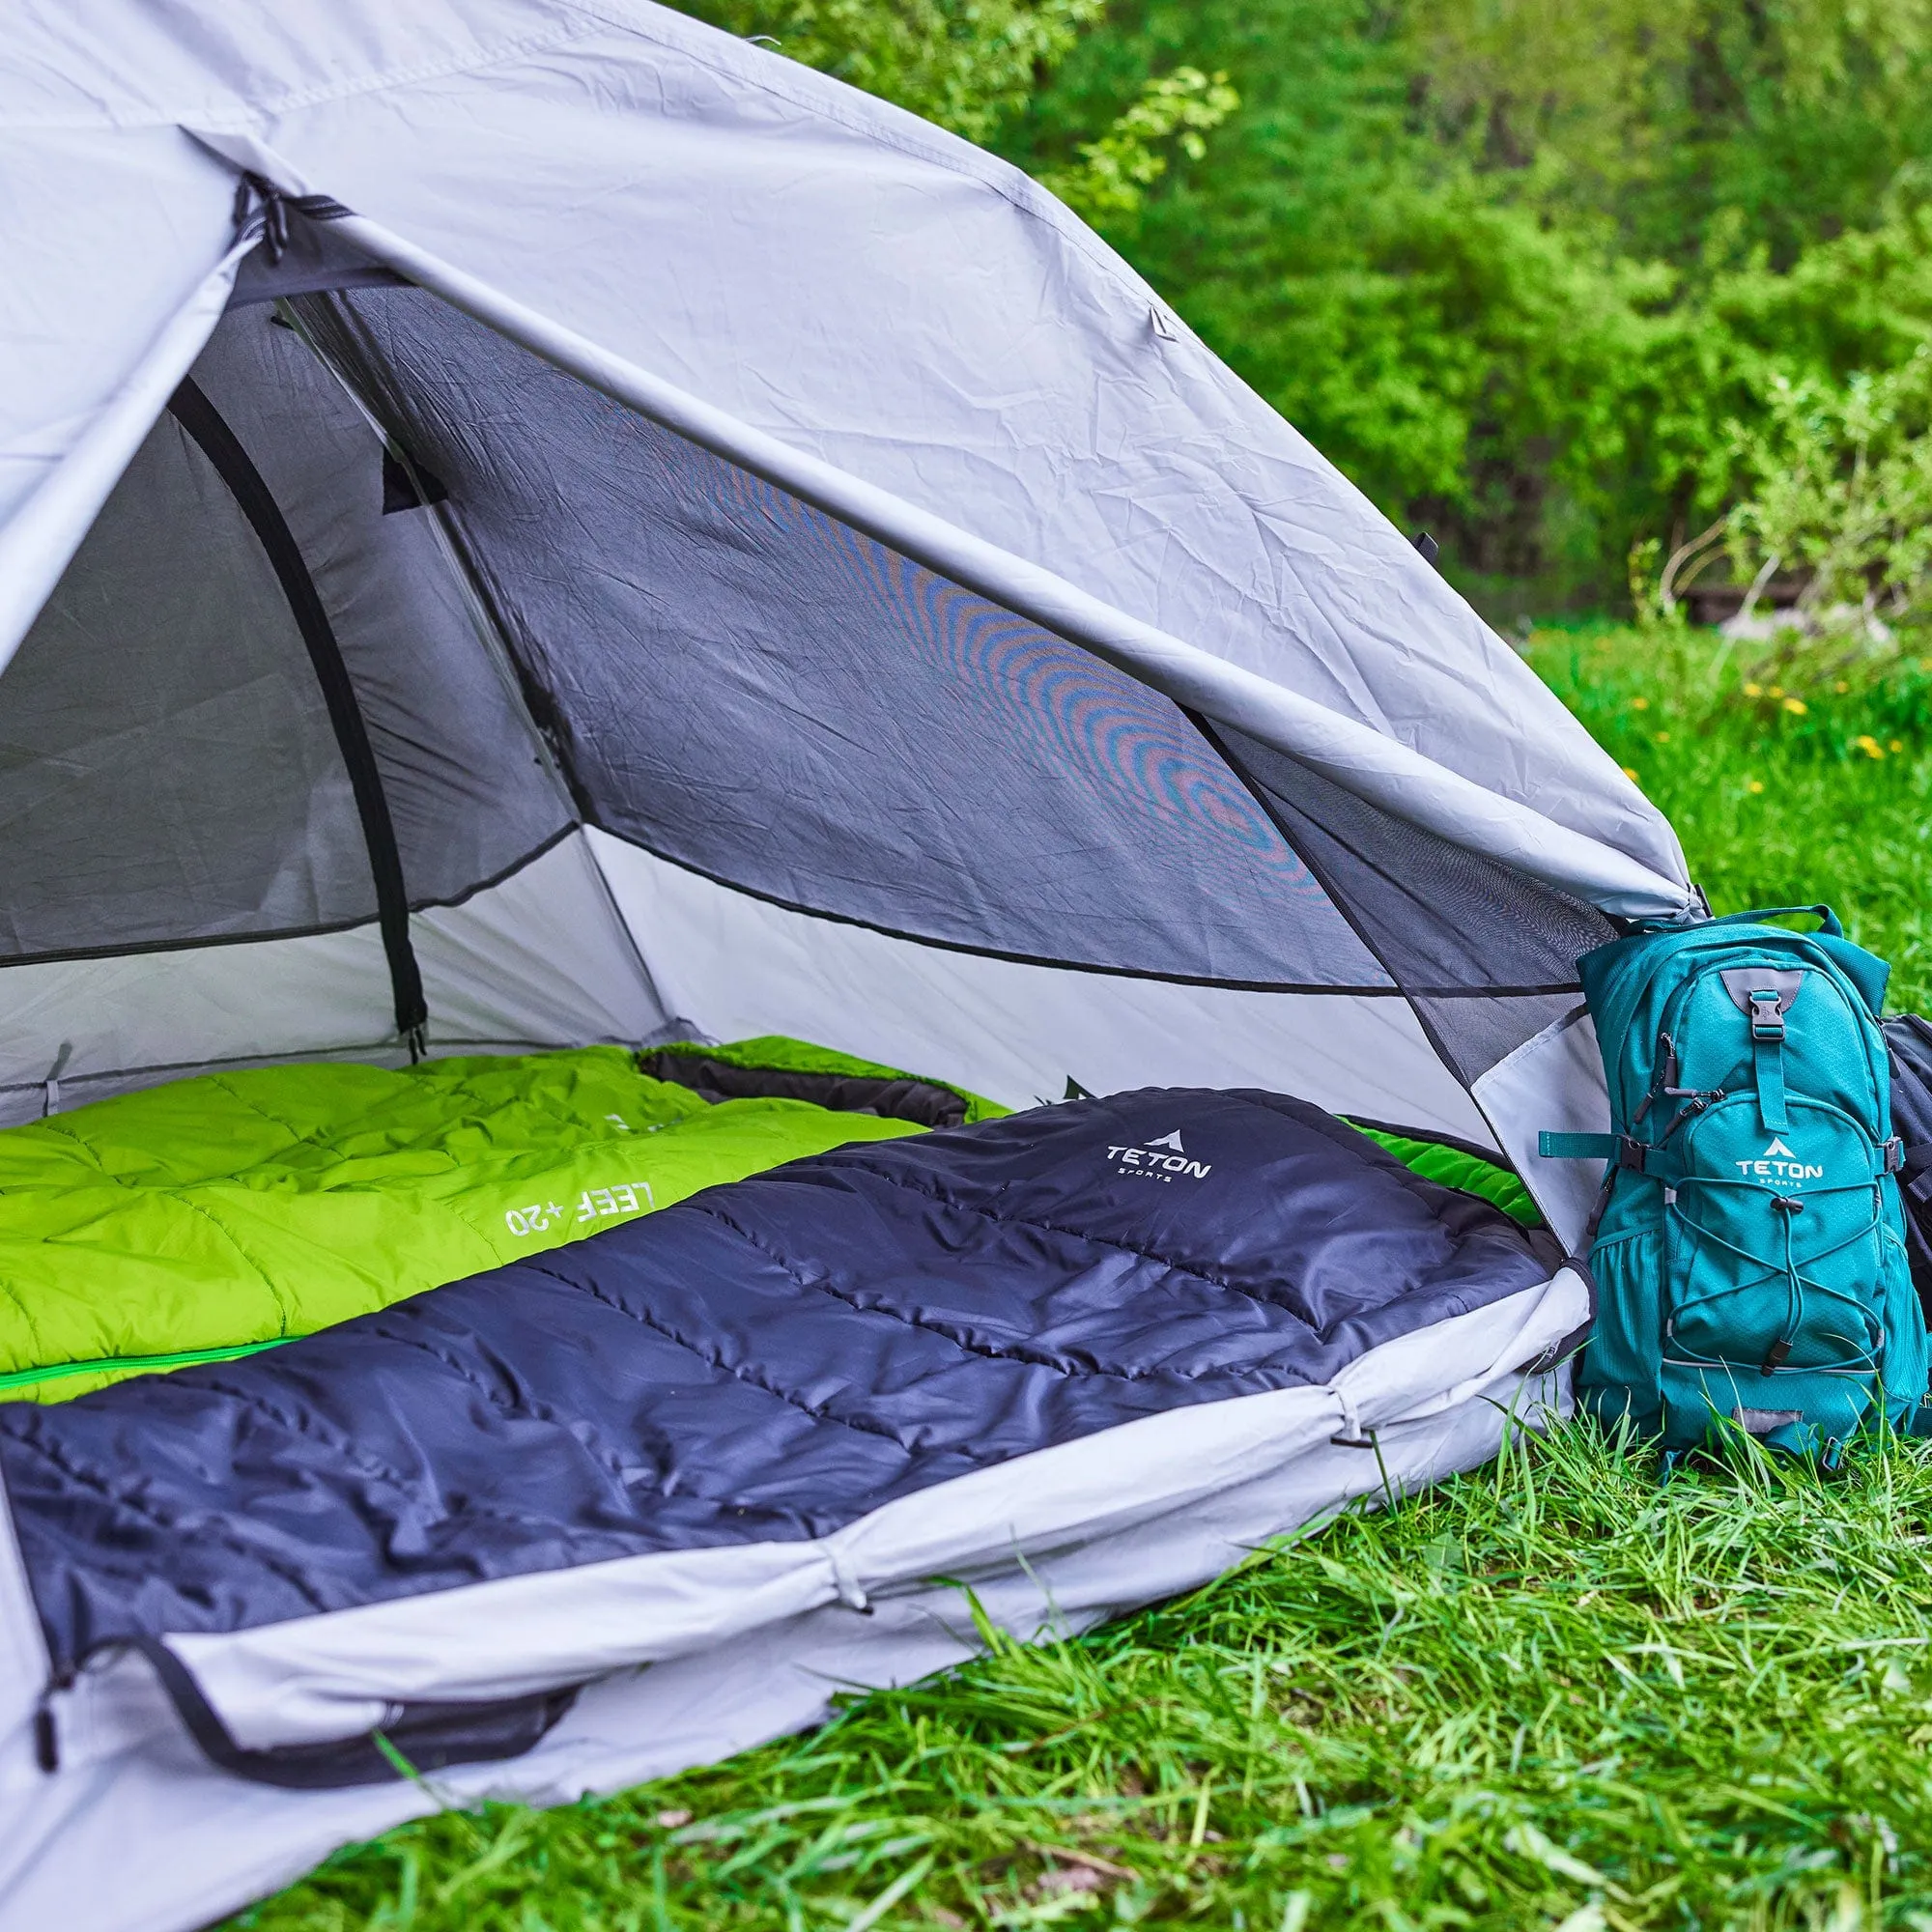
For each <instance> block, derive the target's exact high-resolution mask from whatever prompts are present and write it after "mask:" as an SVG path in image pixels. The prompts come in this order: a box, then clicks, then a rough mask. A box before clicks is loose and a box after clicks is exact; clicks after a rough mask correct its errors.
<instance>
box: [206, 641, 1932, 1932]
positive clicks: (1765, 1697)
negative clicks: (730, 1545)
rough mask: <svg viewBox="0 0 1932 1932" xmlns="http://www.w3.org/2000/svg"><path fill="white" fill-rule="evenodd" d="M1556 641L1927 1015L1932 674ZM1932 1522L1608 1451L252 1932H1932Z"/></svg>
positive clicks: (368, 1867)
mask: <svg viewBox="0 0 1932 1932" xmlns="http://www.w3.org/2000/svg"><path fill="white" fill-rule="evenodd" d="M1532 654H1533V656H1534V658H1535V660H1536V662H1537V663H1538V665H1539V668H1542V669H1543V671H1544V673H1545V675H1546V676H1548V677H1549V678H1550V680H1551V682H1552V683H1554V684H1555V685H1556V687H1557V688H1558V690H1559V691H1561V692H1562V694H1563V695H1564V696H1565V697H1566V698H1568V699H1569V700H1570V701H1571V702H1572V703H1573V705H1574V706H1575V707H1576V709H1577V711H1578V713H1579V714H1580V715H1581V716H1582V717H1583V718H1584V720H1585V722H1586V723H1587V724H1588V725H1590V726H1591V728H1592V729H1593V730H1594V731H1596V732H1597V734H1598V735H1599V737H1600V738H1602V739H1603V741H1604V742H1605V745H1606V746H1607V747H1608V748H1609V749H1610V750H1611V751H1612V752H1613V753H1615V754H1616V755H1617V756H1618V757H1619V758H1620V759H1621V760H1622V761H1623V762H1624V763H1626V764H1628V765H1630V766H1632V767H1633V768H1634V769H1635V770H1636V771H1637V773H1638V775H1639V779H1640V781H1641V782H1642V783H1643V785H1644V787H1645V789H1646V790H1648V791H1649V792H1650V794H1651V796H1652V797H1654V798H1655V799H1657V801H1658V802H1659V804H1660V805H1662V807H1663V808H1664V809H1665V810H1667V811H1669V812H1670V813H1671V815H1672V817H1673V818H1674V819H1675V821H1676V822H1677V824H1678V826H1679V828H1680V830H1681V831H1682V833H1683V835H1684V838H1685V843H1686V846H1687V848H1688V849H1689V851H1690V858H1691V862H1692V867H1693V870H1694V872H1695V873H1696V875H1697V876H1698V877H1699V878H1700V879H1702V880H1703V881H1704V882H1705V883H1706V884H1707V886H1708V887H1709V888H1710V889H1711V895H1712V898H1713V900H1714V902H1716V903H1717V904H1718V906H1719V909H1720V910H1721V909H1725V908H1728V907H1731V906H1741V905H1745V904H1762V903H1782V902H1787V901H1788V902H1801V901H1803V902H1808V901H1810V900H1812V899H1815V898H1829V899H1831V900H1832V901H1833V903H1834V904H1836V905H1837V906H1838V907H1839V909H1840V911H1841V912H1843V913H1845V914H1846V915H1847V918H1848V922H1849V923H1850V924H1851V925H1852V927H1853V929H1854V930H1855V932H1856V933H1857V935H1858V936H1860V937H1861V938H1862V939H1863V940H1864V941H1865V942H1866V943H1867V944H1870V945H1873V946H1876V947H1877V948H1879V949H1880V950H1881V951H1886V952H1889V953H1890V954H1891V955H1892V956H1893V957H1894V959H1895V960H1896V961H1897V962H1898V965H1899V969H1900V970H1899V975H1898V979H1897V980H1896V982H1895V985H1894V992H1895V995H1896V997H1897V998H1898V1000H1899V1001H1900V1002H1901V1003H1902V1004H1907V1005H1912V1004H1921V1003H1923V1002H1925V1000H1926V998H1927V992H1928V988H1932V930H1929V929H1928V926H1927V915H1926V913H1925V911H1924V909H1923V908H1924V906H1925V905H1926V903H1927V901H1928V897H1932V895H1928V894H1927V892H1926V890H1925V888H1926V887H1927V885H1928V884H1932V851H1928V844H1927V840H1926V838H1925V835H1924V826H1925V824H1926V821H1927V817H1928V814H1927V812H1926V810H1925V806H1926V792H1927V786H1928V783H1932V730H1927V728H1926V721H1929V720H1932V679H1928V678H1927V677H1925V676H1923V675H1922V674H1921V673H1919V672H1918V669H1917V668H1916V667H1914V668H1910V669H1908V670H1905V671H1900V672H1894V673H1892V674H1890V675H1889V676H1885V677H1878V676H1872V675H1866V676H1863V677H1854V676H1848V675H1844V674H1843V673H1840V672H1833V670H1832V669H1831V668H1829V667H1828V668H1825V669H1824V670H1820V671H1818V672H1816V673H1815V674H1814V675H1812V676H1810V677H1809V678H1808V679H1806V678H1802V677H1800V676H1799V675H1798V674H1797V673H1796V672H1795V671H1794V670H1793V669H1792V668H1790V667H1788V666H1787V667H1783V668H1780V670H1779V671H1778V672H1777V673H1776V674H1775V675H1772V674H1766V675H1752V676H1751V679H1750V681H1752V682H1757V683H1759V684H1760V685H1762V686H1764V687H1766V691H1765V695H1761V696H1749V695H1747V693H1746V692H1745V691H1744V689H1743V684H1744V681H1745V678H1746V675H1747V673H1746V672H1743V671H1740V670H1739V668H1737V667H1735V666H1733V665H1728V664H1726V665H1719V666H1716V667H1714V666H1713V664H1712V662H1711V659H1712V655H1713V654H1712V648H1711V641H1710V640H1709V639H1676V640H1669V639H1666V640H1665V641H1664V642H1662V643H1661V644H1660V643H1657V642H1655V641H1653V640H1648V639H1634V638H1632V637H1631V636H1630V635H1629V634H1625V633H1615V632H1608V631H1589V632H1579V633H1574V634H1554V633H1552V634H1545V635H1543V636H1541V637H1540V638H1538V639H1536V640H1535V641H1534V643H1533V646H1532ZM1841 681H1842V682H1844V683H1845V684H1846V685H1847V686H1848V689H1847V690H1846V691H1843V692H1839V691H1837V690H1835V689H1834V688H1833V687H1834V686H1835V685H1836V684H1837V683H1839V682H1841ZM1771 683H1776V684H1778V686H1779V690H1780V692H1781V693H1782V694H1784V695H1786V696H1795V697H1796V698H1797V699H1798V701H1799V702H1800V703H1801V704H1803V705H1804V707H1805V708H1804V711H1803V712H1794V711H1791V710H1788V709H1786V708H1785V707H1784V704H1783V698H1782V696H1777V697H1774V696H1769V693H1768V687H1769V685H1770V684H1771ZM1639 698H1641V699H1644V700H1646V702H1645V703H1644V704H1643V705H1642V706H1641V707H1639V706H1638V704H1637V700H1638V699H1639ZM1659 733H1668V736H1667V737H1666V738H1662V739H1660V738H1659V735H1658V734H1659ZM1861 736H1862V737H1865V738H1868V739H1869V740H1870V741H1871V744H1872V745H1874V746H1876V747H1877V749H1878V750H1879V751H1880V752H1881V753H1883V755H1882V756H1879V757H1873V756H1872V755H1870V753H1869V752H1868V751H1865V750H1861V749H1860V748H1859V746H1858V744H1857V740H1858V739H1859V738H1860V737H1861ZM1894 743H1896V744H1897V745H1898V747H1899V748H1900V749H1898V750H1896V751H1894V750H1892V749H1891V747H1892V745H1893V744H1894ZM1754 784H1761V785H1762V786H1763V790H1762V791H1758V790H1756V789H1754V788H1753V785H1754ZM1928 1536H1932V1461H1928V1459H1927V1457H1926V1456H1925V1455H1924V1454H1923V1453H1921V1452H1919V1451H1918V1450H1914V1449H1908V1448H1901V1447H1897V1446H1888V1447H1885V1448H1882V1449H1875V1450H1873V1451H1871V1452H1869V1453H1867V1454H1865V1455H1864V1456H1862V1457H1861V1459H1859V1460H1858V1461H1857V1462H1856V1463H1855V1464H1854V1466H1853V1468H1852V1469H1851V1471H1850V1473H1849V1474H1848V1475H1847V1476H1846V1477H1844V1478H1843V1479H1841V1480H1838V1481H1835V1482H1830V1483H1820V1482H1817V1481H1815V1480H1813V1479H1812V1478H1810V1477H1809V1476H1806V1475H1804V1474H1802V1473H1800V1472H1798V1471H1795V1470H1791V1469H1787V1468H1782V1467H1778V1466H1774V1465H1772V1464H1770V1463H1766V1462H1764V1461H1762V1460H1761V1459H1758V1458H1755V1457H1753V1456H1748V1455H1747V1457H1746V1459H1745V1460H1744V1461H1742V1462H1741V1463H1739V1465H1738V1466H1736V1467H1735V1468H1732V1469H1729V1470H1707V1471H1703V1472H1700V1473H1695V1474H1692V1475H1690V1476H1687V1477H1681V1478H1680V1479H1678V1480H1677V1481H1674V1482H1673V1483H1671V1484H1670V1485H1669V1486H1667V1487H1666V1488H1663V1489H1659V1488H1658V1487H1657V1484H1656V1481H1655V1479H1654V1475H1653V1472H1652V1468H1651V1465H1650V1463H1649V1461H1648V1459H1647V1458H1645V1457H1643V1456H1641V1455H1634V1456H1632V1455H1623V1454H1620V1453H1618V1451H1617V1450H1616V1449H1614V1448H1613V1447H1612V1446H1610V1445H1608V1444H1605V1442H1604V1441H1602V1440H1601V1439H1600V1438H1599V1437H1598V1436H1597V1435H1595V1434H1594V1433H1593V1432H1591V1431H1588V1430H1585V1429H1577V1430H1573V1431H1569V1432H1566V1433H1564V1434H1563V1435H1560V1436H1559V1437H1557V1438H1556V1439H1554V1440H1551V1441H1548V1442H1537V1441H1534V1440H1528V1441H1524V1442H1521V1443H1520V1444H1519V1445H1518V1446H1517V1448H1516V1449H1515V1450H1514V1452H1513V1453H1511V1454H1510V1455H1508V1456H1506V1457H1505V1458H1504V1459H1503V1460H1502V1461H1501V1462H1500V1463H1496V1464H1495V1465H1493V1466H1492V1467H1491V1468H1489V1469H1486V1470H1483V1471H1480V1472H1478V1473H1476V1474H1474V1475H1472V1476H1469V1477H1466V1478H1464V1479H1463V1480H1462V1481H1460V1482H1457V1483H1453V1484H1450V1485H1446V1486H1445V1487H1443V1488H1442V1489H1439V1490H1437V1491H1435V1492H1431V1493H1429V1494H1426V1495H1423V1496H1419V1497H1415V1498H1411V1499H1409V1500H1407V1501H1406V1502H1403V1503H1401V1504H1400V1505H1399V1506H1398V1507H1396V1508H1393V1509H1390V1510H1386V1511H1383V1512H1380V1513H1377V1514H1372V1515H1360V1516H1351V1517H1349V1518H1345V1519H1343V1520H1340V1521H1338V1522H1336V1523H1334V1524H1332V1525H1330V1526H1329V1527H1328V1528H1326V1529H1325V1530H1323V1531H1321V1533H1320V1534H1318V1535H1315V1536H1313V1537H1310V1538H1309V1539H1307V1540H1306V1541H1304V1542H1301V1543H1299V1544H1296V1545H1293V1546H1290V1547H1289V1548H1284V1549H1281V1550H1276V1551H1270V1552H1266V1553H1263V1554H1259V1555H1257V1557H1256V1558H1255V1559H1254V1560H1253V1561H1252V1562H1250V1563H1249V1564H1248V1565H1247V1566H1246V1567H1245V1568H1243V1569H1242V1570H1241V1571H1239V1572H1238V1573H1237V1574H1236V1575H1234V1576H1232V1577H1225V1578H1223V1579H1222V1580H1221V1581H1220V1582H1218V1583H1216V1584H1214V1585H1212V1586H1211V1587H1209V1588H1208V1589H1206V1590H1203V1591H1201V1592H1199V1593H1197V1594H1196V1595H1194V1596H1192V1597H1190V1598H1187V1599H1185V1600H1184V1601H1181V1602H1178V1603H1174V1604H1169V1605H1163V1606H1161V1607H1159V1608H1156V1609H1154V1610H1151V1611H1149V1612H1147V1613H1145V1614H1143V1615H1141V1616H1138V1617H1136V1618H1133V1619H1131V1620H1129V1621H1127V1622H1125V1623H1123V1624H1121V1625H1119V1626H1116V1627H1114V1628H1112V1629H1110V1630H1107V1631H1104V1632H1101V1633H1098V1634H1094V1635H1092V1636H1089V1637H1086V1638H1083V1639H1079V1640H1076V1641H1070V1642H1059V1643H1052V1644H1047V1645H1044V1646H1040V1647H1037V1648H1023V1647H1020V1646H1016V1645H1012V1644H1009V1643H1002V1644H1000V1645H999V1646H998V1647H997V1648H996V1649H995V1650H994V1652H993V1654H992V1655H990V1656H989V1657H987V1658H986V1659H985V1660H983V1661H982V1662H978V1663H975V1664H972V1665H969V1666H968V1667H966V1668H965V1669H962V1670H960V1671H958V1672H956V1673H954V1674H953V1675H952V1676H950V1677H948V1678H945V1679H943V1680H940V1681H937V1682H934V1683H931V1684H928V1685H926V1686H923V1687H922V1688H920V1689H917V1690H911V1691H904V1692H896V1693H891V1694H879V1695H875V1696H872V1697H870V1698H867V1699H864V1700H859V1701H856V1702H855V1703H853V1704H852V1705H851V1707H850V1708H848V1709H847V1710H845V1711H844V1712H843V1714H842V1715H841V1716H840V1717H839V1718H838V1720H837V1721H836V1722H835V1723H833V1724H832V1725H830V1726H829V1727H827V1728H826V1729H824V1730H821V1731H819V1732H818V1733H816V1734H815V1735H812V1736H810V1737H807V1738H803V1739H798V1740H792V1741H787V1742H783V1743H781V1744H777V1745H773V1746H770V1747H766V1748H764V1749H761V1750H755V1751H751V1752H748V1753H746V1754H744V1755H743V1756H741V1757H738V1758H736V1759H733V1760H732V1761H731V1762H729V1763H728V1764H725V1765H722V1766H718V1767H716V1768H713V1769H710V1770H706V1771H699V1772H695V1773H693V1774H691V1775H689V1776H684V1777H680V1778H675V1779H669V1780H666V1781H664V1782H662V1783H660V1784H657V1785H653V1786H650V1787H647V1788H645V1789H643V1790H640V1791H638V1792H634V1793H630V1794H628V1795H626V1796H624V1797H621V1798H617V1799H612V1800H610V1801H606V1802H604V1803H600V1804H584V1805H581V1806H576V1807H571V1808H567V1809H564V1810H559V1811H552V1812H546V1813H531V1812H527V1811H523V1810H520V1809H517V1808H514V1807H499V1808H494V1809H490V1810H487V1811H484V1812H481V1813H475V1814H445V1815H443V1816H440V1817H438V1818H435V1819H432V1820H429V1821H427V1822H425V1823H422V1824H419V1825H413V1826H410V1827H406V1828H404V1829H403V1830H400V1831H397V1832H394V1833H390V1834H389V1835H388V1836H386V1837H385V1838H384V1839H382V1840H380V1841H378V1842H377V1843H375V1844H373V1845H368V1846H362V1847H358V1848H355V1849H354V1850H352V1851H349V1852H346V1853H344V1854H342V1855H340V1856H338V1857H337V1858H335V1859H333V1860H331V1861H329V1862H328V1864H327V1865H326V1866H325V1867H324V1868H323V1869H322V1870H321V1871H320V1872H318V1873H317V1874H316V1875H315V1876H314V1877H312V1878H311V1879H309V1880H308V1881H307V1882H306V1883H304V1884H302V1885H300V1886H298V1887H297V1888H295V1889H293V1890H291V1891H289V1892H287V1893H285V1894H283V1895H282V1896H281V1897H280V1898H278V1899H275V1900H272V1901H270V1903H268V1904H266V1905H263V1906H261V1907H259V1908H257V1909H256V1910H254V1911H253V1912H250V1913H247V1914H244V1915H242V1917H241V1918H240V1919H239V1920H237V1921H236V1923H237V1924H238V1925H246V1926H250V1927H256V1928H260V1932H350V1928H371V1932H373V1928H377V1927H383V1928H391V1929H392V1932H401V1928H405V1927H409V1928H414V1932H456V1928H459V1927H460V1928H464V1932H662V1929H663V1928H668V1927H678V1928H687V1927H714V1926H716V1927H747V1928H767V1927H769V1928H772V1932H780V1928H783V1932H803V1929H804V1928H821V1927H823V1928H835V1927H842V1928H846V1932H867V1928H871V1927H904V1926H961V1925H965V1926H973V1927H981V1926H1021V1925H1038V1924H1046V1923H1054V1922H1061V1921H1065V1922H1067V1923H1069V1924H1071V1925H1073V1926H1076V1927H1078V1926H1083V1925H1084V1926H1100V1925H1108V1924H1116V1923H1131V1922H1138V1921H1141V1920H1149V1921H1163V1922H1177V1921H1181V1920H1189V1921H1192V1922H1195V1923H1199V1924H1202V1925H1210V1926H1217V1927H1238V1928H1242V1932H1300V1928H1304V1927H1314V1926H1331V1925H1336V1926H1339V1925H1350V1926H1353V1925H1363V1926H1368V1925H1374V1926H1378V1927H1389V1928H1396V1929H1397V1932H1399V1929H1400V1928H1406V1927H1411V1926H1413V1927H1424V1926H1429V1927H1435V1926H1456V1927H1463V1926H1467V1927H1517V1926H1553V1927H1562V1928H1564V1932H1598V1928H1604V1927H1610V1928H1618V1932H1621V1928H1626V1927H1639V1926H1640V1927H1653V1926H1655V1927H1664V1926H1668V1927H1673V1928H1676V1927H1682V1928H1691V1927H1704V1926H1720V1925H1737V1926H1745V1927H1767V1928H1769V1927H1783V1926H1793V1927H1797V1926H1804V1927H1816V1928H1826V1927H1829V1928H1832V1932H1851V1928H1853V1927H1855V1926H1859V1925H1861V1924H1866V1925H1876V1924H1880V1923H1885V1924H1890V1925H1899V1926H1907V1927H1912V1928H1915V1932H1932V1620H1928V1616H1927V1608H1928V1605H1932V1562H1928V1555H1927V1551H1928Z"/></svg>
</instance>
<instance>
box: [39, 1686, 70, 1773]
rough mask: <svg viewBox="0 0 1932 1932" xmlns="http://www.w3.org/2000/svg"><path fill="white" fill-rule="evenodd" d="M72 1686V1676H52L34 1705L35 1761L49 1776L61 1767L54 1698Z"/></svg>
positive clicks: (58, 1731)
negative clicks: (39, 1699)
mask: <svg viewBox="0 0 1932 1932" xmlns="http://www.w3.org/2000/svg"><path fill="white" fill-rule="evenodd" d="M72 1688H73V1679H72V1678H71V1677H55V1678H51V1679H49V1680H48V1683H47V1688H46V1689H45V1690H43V1691H42V1692H41V1701H40V1702H39V1703H38V1704H36V1705H35V1706H34V1762H35V1763H36V1764H37V1765H39V1766H40V1768H41V1769H42V1771H43V1772H44V1773H45V1774H46V1775H47V1776H49V1777H51V1776H53V1775H54V1773H55V1772H57V1771H58V1770H59V1769H60V1730H59V1728H58V1726H57V1725H56V1724H55V1723H54V1698H55V1697H56V1696H57V1695H58V1694H59V1693H60V1692H61V1691H63V1690H71V1689H72Z"/></svg>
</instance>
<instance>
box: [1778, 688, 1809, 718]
mask: <svg viewBox="0 0 1932 1932" xmlns="http://www.w3.org/2000/svg"><path fill="white" fill-rule="evenodd" d="M1772 695H1773V696H1776V695H1777V694H1776V691H1775V690H1774V691H1773V693H1772ZM1784 708H1785V710H1787V711H1788V712H1790V713H1791V715H1792V717H1794V718H1803V717H1804V714H1805V713H1806V712H1807V711H1809V710H1810V708H1811V707H1810V706H1809V705H1808V704H1806V703H1805V701H1804V699H1803V698H1802V697H1787V698H1786V699H1785V700H1784Z"/></svg>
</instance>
